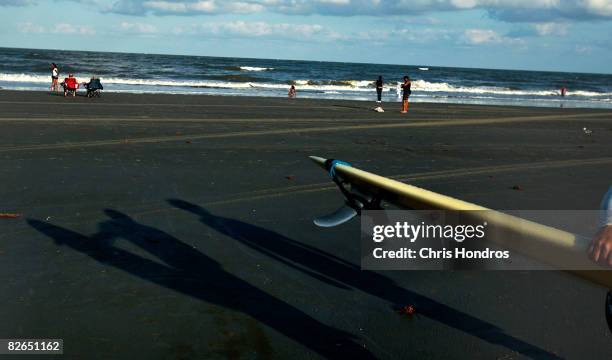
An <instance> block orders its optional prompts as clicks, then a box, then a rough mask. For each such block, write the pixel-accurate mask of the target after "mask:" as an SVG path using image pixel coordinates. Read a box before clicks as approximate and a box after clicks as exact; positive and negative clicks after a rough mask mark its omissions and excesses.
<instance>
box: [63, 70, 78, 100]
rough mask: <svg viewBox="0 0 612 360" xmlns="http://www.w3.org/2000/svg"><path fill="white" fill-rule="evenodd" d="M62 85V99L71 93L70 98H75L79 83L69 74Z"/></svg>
mask: <svg viewBox="0 0 612 360" xmlns="http://www.w3.org/2000/svg"><path fill="white" fill-rule="evenodd" d="M62 85H63V86H64V97H66V95H68V92H71V93H72V97H75V96H76V91H77V89H78V88H79V82H78V81H77V79H76V78H75V77H74V75H72V74H69V75H68V77H67V78H65V79H64V82H63V83H62Z"/></svg>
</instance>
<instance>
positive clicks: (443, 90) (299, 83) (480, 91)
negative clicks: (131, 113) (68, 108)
mask: <svg viewBox="0 0 612 360" xmlns="http://www.w3.org/2000/svg"><path fill="white" fill-rule="evenodd" d="M75 76H76V78H77V79H78V80H79V81H87V80H88V79H89V76H88V75H85V74H75ZM0 82H2V83H3V84H4V85H5V86H6V87H10V88H17V87H23V86H29V84H49V83H50V82H51V79H50V77H49V76H47V75H31V74H10V73H0ZM102 83H103V84H104V85H113V84H116V85H119V86H120V87H121V88H123V89H125V88H126V87H128V88H129V87H134V88H135V90H138V88H140V87H148V88H151V87H178V88H217V89H235V90H241V89H243V90H244V89H270V90H275V89H287V88H288V87H289V85H287V84H283V83H270V82H232V81H215V80H171V79H131V78H116V77H102ZM7 84H9V85H7ZM295 84H296V87H297V89H298V91H314V92H322V93H328V94H332V93H356V92H357V93H358V92H371V91H373V85H372V84H373V81H371V80H346V81H335V82H323V81H319V82H316V81H309V80H296V81H295ZM388 85H389V86H388V87H386V88H385V89H384V90H385V91H395V89H396V86H395V84H392V83H389V84H388ZM109 90H111V89H110V88H109ZM412 90H413V95H416V94H418V93H430V94H431V95H436V94H441V95H444V94H456V95H458V96H460V95H461V94H465V95H467V96H470V97H474V96H476V95H493V96H502V95H504V96H538V97H551V96H555V97H558V95H559V92H558V90H556V89H550V90H517V89H510V88H505V87H496V86H472V87H470V86H457V85H452V84H449V83H447V82H429V81H425V80H414V81H412ZM160 91H163V90H161V89H160ZM568 97H584V98H597V99H600V100H602V101H610V100H609V99H610V97H612V93H610V92H608V93H604V92H594V91H583V90H577V91H569V92H568Z"/></svg>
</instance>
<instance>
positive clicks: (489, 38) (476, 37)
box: [463, 29, 522, 45]
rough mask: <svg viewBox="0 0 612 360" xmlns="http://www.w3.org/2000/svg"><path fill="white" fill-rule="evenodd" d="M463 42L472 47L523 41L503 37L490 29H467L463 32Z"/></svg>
mask: <svg viewBox="0 0 612 360" xmlns="http://www.w3.org/2000/svg"><path fill="white" fill-rule="evenodd" d="M463 40H464V41H465V42H467V43H468V44H472V45H482V44H511V43H521V42H522V40H521V39H518V38H511V37H507V36H502V35H500V34H498V33H497V32H496V31H493V30H490V29H467V30H465V31H464V32H463Z"/></svg>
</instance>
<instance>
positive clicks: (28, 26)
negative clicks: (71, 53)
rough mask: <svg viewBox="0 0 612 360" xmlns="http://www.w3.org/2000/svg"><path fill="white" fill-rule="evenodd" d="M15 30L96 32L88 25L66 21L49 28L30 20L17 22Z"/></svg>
mask: <svg viewBox="0 0 612 360" xmlns="http://www.w3.org/2000/svg"><path fill="white" fill-rule="evenodd" d="M17 30H18V31H19V32H21V33H26V34H42V33H52V34H68V35H94V34H95V33H96V31H95V30H94V29H93V28H91V27H89V26H84V25H71V24H67V23H58V24H55V25H54V26H52V27H50V28H46V27H44V26H41V25H36V24H33V23H31V22H24V23H19V24H17Z"/></svg>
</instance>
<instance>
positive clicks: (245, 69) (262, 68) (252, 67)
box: [240, 66, 274, 71]
mask: <svg viewBox="0 0 612 360" xmlns="http://www.w3.org/2000/svg"><path fill="white" fill-rule="evenodd" d="M240 70H244V71H270V70H274V68H267V67H257V66H240Z"/></svg>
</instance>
